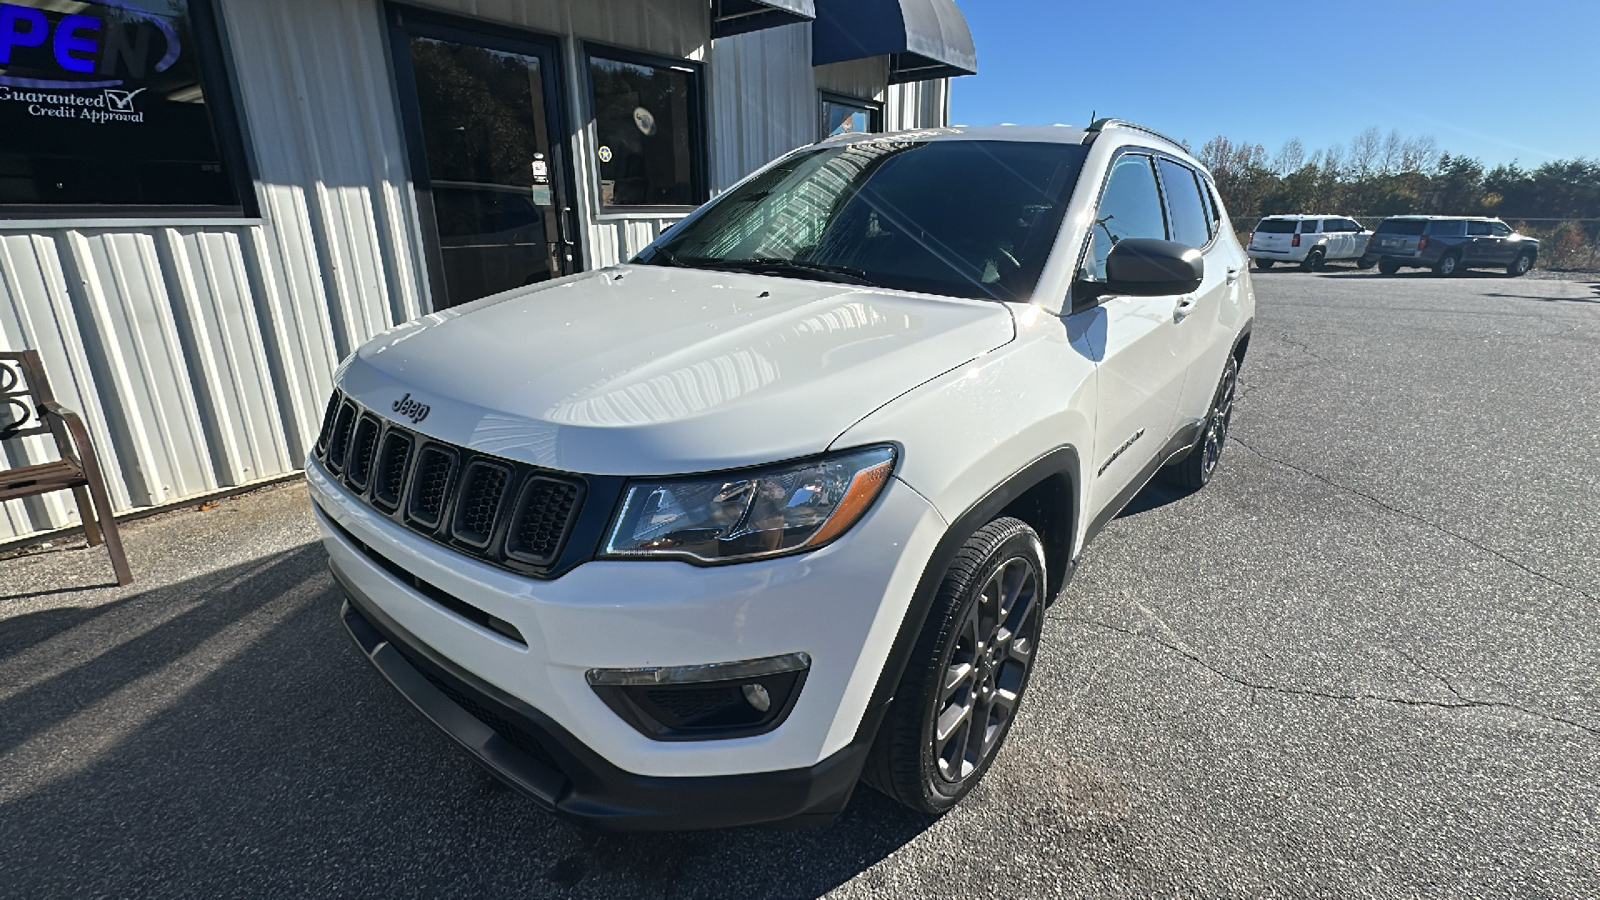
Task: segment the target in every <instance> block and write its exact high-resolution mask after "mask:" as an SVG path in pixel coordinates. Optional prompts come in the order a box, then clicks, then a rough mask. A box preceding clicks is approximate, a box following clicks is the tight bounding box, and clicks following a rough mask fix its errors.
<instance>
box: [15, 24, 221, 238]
mask: <svg viewBox="0 0 1600 900" xmlns="http://www.w3.org/2000/svg"><path fill="white" fill-rule="evenodd" d="M210 13H211V8H210V5H209V3H208V2H207V0H159V2H155V0H117V2H114V3H113V2H105V3H95V2H74V3H61V2H58V0H7V2H5V3H0V134H4V135H5V136H6V138H5V141H4V142H3V144H0V204H3V205H4V207H5V208H4V209H3V210H0V215H12V216H19V215H21V216H28V215H39V214H47V215H53V214H67V215H83V214H84V213H86V212H92V213H95V214H106V213H112V214H121V215H126V214H129V213H132V212H136V211H143V212H147V213H148V212H156V213H158V214H170V213H171V212H173V211H174V208H183V209H186V210H189V211H192V212H197V213H202V214H223V215H226V214H233V215H238V214H241V213H243V212H244V209H243V205H244V203H245V202H247V200H246V199H245V197H244V195H245V194H246V193H247V191H245V190H243V189H242V186H241V182H240V176H241V175H242V174H243V168H244V167H243V165H242V163H241V162H240V159H241V158H242V154H243V150H242V146H241V142H240V140H239V135H238V131H237V128H236V127H235V125H234V121H235V120H234V118H233V110H232V104H231V102H230V98H229V97H228V91H227V89H226V87H225V84H224V80H223V75H222V72H223V69H222V66H221V65H220V46H219V45H218V43H217V30H216V27H215V22H214V20H213V19H212V17H211V15H210ZM152 208H154V209H152Z"/></svg>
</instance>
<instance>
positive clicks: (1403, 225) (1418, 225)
mask: <svg viewBox="0 0 1600 900" xmlns="http://www.w3.org/2000/svg"><path fill="white" fill-rule="evenodd" d="M1427 225H1428V222H1427V220H1426V219H1384V220H1383V223H1382V224H1381V225H1379V226H1378V233H1379V234H1421V233H1422V230H1423V229H1424V228H1426V227H1427Z"/></svg>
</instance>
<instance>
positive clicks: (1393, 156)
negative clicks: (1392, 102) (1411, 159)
mask: <svg viewBox="0 0 1600 900" xmlns="http://www.w3.org/2000/svg"><path fill="white" fill-rule="evenodd" d="M1403 147H1404V142H1403V141H1402V140H1401V139H1400V129H1398V128H1391V129H1389V136H1388V137H1386V138H1384V139H1383V153H1382V156H1381V157H1380V160H1381V164H1382V166H1383V173H1384V174H1385V175H1393V174H1395V173H1396V172H1399V171H1401V166H1400V161H1401V156H1402V151H1403Z"/></svg>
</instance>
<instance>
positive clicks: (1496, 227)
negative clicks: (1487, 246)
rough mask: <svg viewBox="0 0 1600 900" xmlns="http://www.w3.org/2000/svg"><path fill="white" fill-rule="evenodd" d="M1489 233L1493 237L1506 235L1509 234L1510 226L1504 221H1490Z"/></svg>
mask: <svg viewBox="0 0 1600 900" xmlns="http://www.w3.org/2000/svg"><path fill="white" fill-rule="evenodd" d="M1489 233H1490V234H1492V235H1494V236H1495V237H1506V236H1507V235H1509V234H1511V227H1510V226H1509V225H1507V224H1506V223H1504V222H1490V223H1489Z"/></svg>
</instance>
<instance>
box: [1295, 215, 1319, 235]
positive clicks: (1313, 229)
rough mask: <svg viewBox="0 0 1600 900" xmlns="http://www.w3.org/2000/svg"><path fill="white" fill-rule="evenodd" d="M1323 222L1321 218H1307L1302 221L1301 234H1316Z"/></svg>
mask: <svg viewBox="0 0 1600 900" xmlns="http://www.w3.org/2000/svg"><path fill="white" fill-rule="evenodd" d="M1321 223H1322V220H1320V219H1305V220H1303V221H1301V223H1300V233H1301V234H1316V233H1317V226H1318V225H1320V224H1321Z"/></svg>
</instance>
